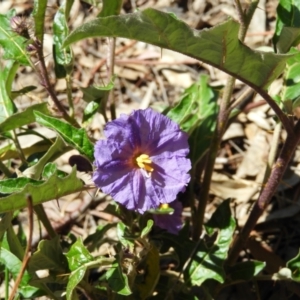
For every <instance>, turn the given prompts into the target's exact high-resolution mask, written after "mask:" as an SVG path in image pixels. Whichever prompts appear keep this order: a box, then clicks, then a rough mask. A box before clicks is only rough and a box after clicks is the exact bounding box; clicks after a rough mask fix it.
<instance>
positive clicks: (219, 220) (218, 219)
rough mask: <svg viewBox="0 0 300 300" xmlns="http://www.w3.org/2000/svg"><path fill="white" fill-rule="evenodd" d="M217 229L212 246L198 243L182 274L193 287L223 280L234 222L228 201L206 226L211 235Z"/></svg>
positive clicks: (218, 209)
mask: <svg viewBox="0 0 300 300" xmlns="http://www.w3.org/2000/svg"><path fill="white" fill-rule="evenodd" d="M216 229H217V237H216V239H215V241H214V242H213V244H211V245H210V243H205V241H204V240H202V241H201V242H200V245H199V247H198V249H197V252H196V254H195V255H194V257H193V258H192V260H191V263H190V265H189V267H188V268H187V270H186V272H185V273H184V276H185V280H186V281H187V282H189V283H190V284H191V285H192V286H193V285H201V284H202V283H203V282H204V281H205V280H207V279H214V280H216V281H218V282H220V283H223V282H224V280H225V272H224V269H223V264H224V261H225V259H226V258H227V254H228V250H229V246H230V244H231V242H232V236H233V234H234V230H235V220H234V218H233V217H232V216H231V212H230V206H229V200H226V201H224V202H223V203H222V204H221V205H220V206H219V207H218V208H217V210H216V211H215V213H214V214H213V215H212V217H211V219H210V220H209V221H208V223H207V224H206V230H207V232H208V233H209V234H212V233H213V231H214V230H216Z"/></svg>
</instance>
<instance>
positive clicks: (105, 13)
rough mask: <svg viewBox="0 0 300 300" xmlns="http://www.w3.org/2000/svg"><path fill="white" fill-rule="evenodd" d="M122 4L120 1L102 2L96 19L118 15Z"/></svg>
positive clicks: (108, 0)
mask: <svg viewBox="0 0 300 300" xmlns="http://www.w3.org/2000/svg"><path fill="white" fill-rule="evenodd" d="M122 4H123V1H122V0H116V1H110V0H103V1H102V10H101V12H100V14H99V15H98V17H101V18H103V17H109V16H114V15H119V14H120V11H121V8H122Z"/></svg>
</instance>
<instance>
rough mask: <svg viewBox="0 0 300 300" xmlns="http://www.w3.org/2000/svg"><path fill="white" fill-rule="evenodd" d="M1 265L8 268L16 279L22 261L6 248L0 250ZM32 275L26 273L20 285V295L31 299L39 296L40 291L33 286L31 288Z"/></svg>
mask: <svg viewBox="0 0 300 300" xmlns="http://www.w3.org/2000/svg"><path fill="white" fill-rule="evenodd" d="M0 263H1V264H2V265H5V266H6V268H8V270H9V272H10V273H11V274H12V276H13V278H14V279H16V278H17V276H18V275H19V273H20V269H21V265H22V261H21V260H20V259H19V258H17V257H16V256H15V255H14V254H12V253H11V252H10V251H9V250H7V249H5V248H1V249H0ZM30 278H31V277H30V275H29V273H28V272H27V271H25V274H24V276H23V277H22V281H21V283H20V285H19V293H20V294H21V295H22V296H23V297H24V298H31V297H35V296H36V295H37V291H38V289H37V288H35V287H32V286H29V285H28V283H29V281H30Z"/></svg>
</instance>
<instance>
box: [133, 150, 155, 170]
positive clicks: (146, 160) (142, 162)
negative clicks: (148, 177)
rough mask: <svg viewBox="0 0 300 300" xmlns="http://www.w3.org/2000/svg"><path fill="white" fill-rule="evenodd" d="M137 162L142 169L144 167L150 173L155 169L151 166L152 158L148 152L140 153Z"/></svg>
mask: <svg viewBox="0 0 300 300" xmlns="http://www.w3.org/2000/svg"><path fill="white" fill-rule="evenodd" d="M136 163H137V165H138V166H139V167H140V168H141V169H144V170H145V171H147V172H148V173H151V172H152V171H153V168H152V166H151V164H152V160H151V159H150V157H149V155H148V154H141V155H139V156H138V157H137V158H136Z"/></svg>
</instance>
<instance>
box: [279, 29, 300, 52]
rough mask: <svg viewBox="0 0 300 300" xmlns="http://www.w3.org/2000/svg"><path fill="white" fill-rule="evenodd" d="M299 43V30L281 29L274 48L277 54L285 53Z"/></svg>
mask: <svg viewBox="0 0 300 300" xmlns="http://www.w3.org/2000/svg"><path fill="white" fill-rule="evenodd" d="M299 41H300V28H294V27H283V28H282V30H281V33H280V36H279V38H278V42H277V43H276V45H275V46H276V49H277V51H278V52H279V53H287V52H289V50H290V48H291V47H292V46H297V45H298V44H299Z"/></svg>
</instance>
